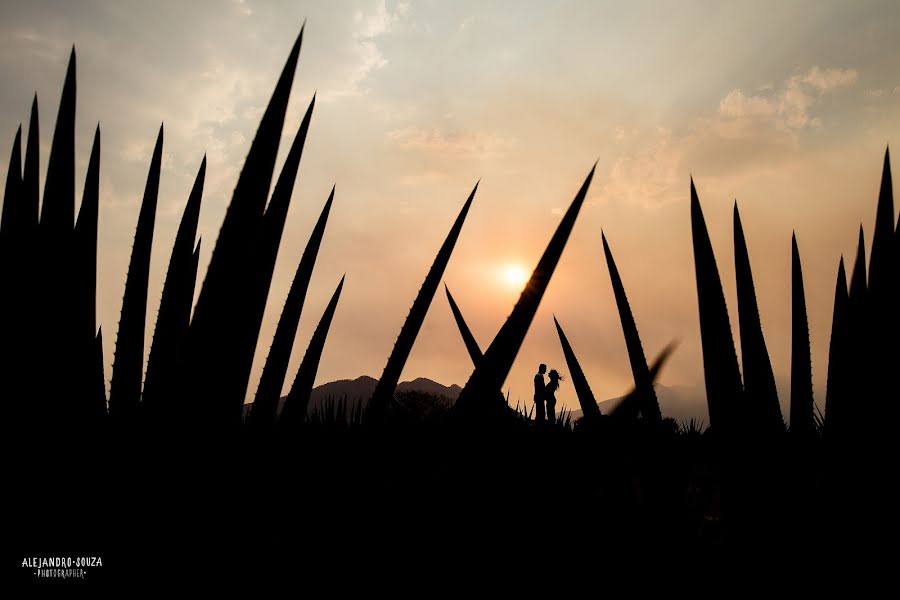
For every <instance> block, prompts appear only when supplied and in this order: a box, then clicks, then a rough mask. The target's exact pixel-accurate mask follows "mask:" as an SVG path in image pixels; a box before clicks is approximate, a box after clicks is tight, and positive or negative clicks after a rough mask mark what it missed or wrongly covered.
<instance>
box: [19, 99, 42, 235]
mask: <svg viewBox="0 0 900 600" xmlns="http://www.w3.org/2000/svg"><path fill="white" fill-rule="evenodd" d="M40 151H41V134H40V127H39V125H38V99H37V94H35V95H34V100H33V101H32V103H31V121H30V123H29V125H28V142H27V144H26V146H25V172H24V174H23V176H22V184H23V202H24V205H25V211H24V212H25V216H26V219H27V224H28V231H29V232H30V236H29V237H30V238H31V239H34V236H35V235H37V228H38V208H39V206H38V205H39V204H40V189H39V188H40V182H39V177H40V175H39V163H40V160H41V156H40Z"/></svg>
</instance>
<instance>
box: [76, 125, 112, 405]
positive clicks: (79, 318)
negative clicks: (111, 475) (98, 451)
mask: <svg viewBox="0 0 900 600" xmlns="http://www.w3.org/2000/svg"><path fill="white" fill-rule="evenodd" d="M99 206H100V126H99V125H98V126H97V129H96V131H95V132H94V143H93V146H92V147H91V157H90V160H89V161H88V170H87V176H86V177H85V182H84V194H83V196H82V200H81V208H80V209H79V211H78V221H77V222H76V223H75V233H74V237H73V243H74V247H73V251H72V257H71V259H72V271H71V272H72V277H73V279H74V283H75V285H73V286H72V295H73V298H72V300H73V302H72V304H73V306H72V311H73V322H72V328H73V331H72V334H73V340H72V343H73V344H74V346H73V348H74V352H73V354H72V357H71V359H70V360H72V361H73V363H74V365H76V366H75V368H74V369H73V373H72V378H71V382H72V383H71V389H70V394H71V395H72V398H73V401H74V402H76V403H77V404H80V405H81V406H78V407H77V408H76V410H78V411H79V413H80V415H81V416H83V417H84V418H86V419H95V418H97V417H98V415H99V414H101V413H100V412H99V407H100V406H101V399H100V397H99V396H98V395H97V394H98V391H99V388H98V387H97V374H96V365H95V361H96V356H95V349H96V346H97V343H98V342H97V219H98V215H99ZM101 360H102V359H101ZM102 368H103V365H102V363H101V365H100V369H101V372H100V377H101V378H102V376H103V375H102ZM102 407H103V410H104V412H105V410H106V390H105V388H104V390H103V398H102Z"/></svg>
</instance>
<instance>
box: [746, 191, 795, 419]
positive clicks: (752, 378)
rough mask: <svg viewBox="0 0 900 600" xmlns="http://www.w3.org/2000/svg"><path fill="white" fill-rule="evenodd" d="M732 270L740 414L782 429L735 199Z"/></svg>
mask: <svg viewBox="0 0 900 600" xmlns="http://www.w3.org/2000/svg"><path fill="white" fill-rule="evenodd" d="M734 274H735V280H736V282H737V299H738V324H739V327H740V332H741V360H742V362H743V366H744V393H745V394H744V397H745V399H746V402H745V403H744V408H745V409H746V414H745V416H744V417H743V418H745V419H750V420H752V422H753V423H752V426H753V427H754V428H758V429H759V430H760V431H761V432H763V431H764V432H767V433H769V434H772V433H776V432H778V431H783V430H784V420H783V418H782V416H781V406H780V405H779V403H778V390H777V389H776V387H775V374H774V373H773V372H772V363H771V361H770V360H769V351H768V349H767V348H766V339H765V336H764V335H763V330H762V323H761V322H760V318H759V306H758V305H757V302H756V288H755V286H754V285H753V272H752V270H751V268H750V254H749V252H748V251H747V242H746V239H745V238H744V228H743V226H742V225H741V215H740V213H739V212H738V206H737V202H735V203H734Z"/></svg>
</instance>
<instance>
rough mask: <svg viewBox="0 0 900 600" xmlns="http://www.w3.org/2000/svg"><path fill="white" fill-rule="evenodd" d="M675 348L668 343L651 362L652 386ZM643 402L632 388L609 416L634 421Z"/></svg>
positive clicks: (672, 343)
mask: <svg viewBox="0 0 900 600" xmlns="http://www.w3.org/2000/svg"><path fill="white" fill-rule="evenodd" d="M676 346H677V344H676V342H670V343H669V344H668V345H667V346H666V347H665V348H663V349H662V352H660V353H659V354H658V355H657V357H656V358H655V359H654V360H653V364H652V365H650V381H651V382H652V383H653V384H655V383H656V379H657V378H658V377H659V374H660V372H662V369H663V367H664V366H665V365H666V362H667V361H668V360H669V357H670V356H672V353H673V352H674V351H675V348H676ZM643 402H644V400H643V399H642V395H641V394H639V393H638V390H637V387H633V388H631V391H630V392H628V393H627V394H625V397H624V398H622V400H621V401H620V402H619V403H618V404H617V405H616V406H614V407H613V408H612V410H610V411H609V416H611V417H614V418H616V419H634V418H636V417H637V415H638V412H639V411H640V409H641V406H642V403H643Z"/></svg>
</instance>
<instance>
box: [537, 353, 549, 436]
mask: <svg viewBox="0 0 900 600" xmlns="http://www.w3.org/2000/svg"><path fill="white" fill-rule="evenodd" d="M546 372H547V365H545V364H543V363H541V365H540V366H538V372H537V373H535V375H534V407H535V411H534V412H535V417H534V419H535V421H537V422H538V423H543V422H544V419H545V414H546V413H545V412H544V399H545V393H544V388H545V387H546V386H545V384H544V373H546Z"/></svg>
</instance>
